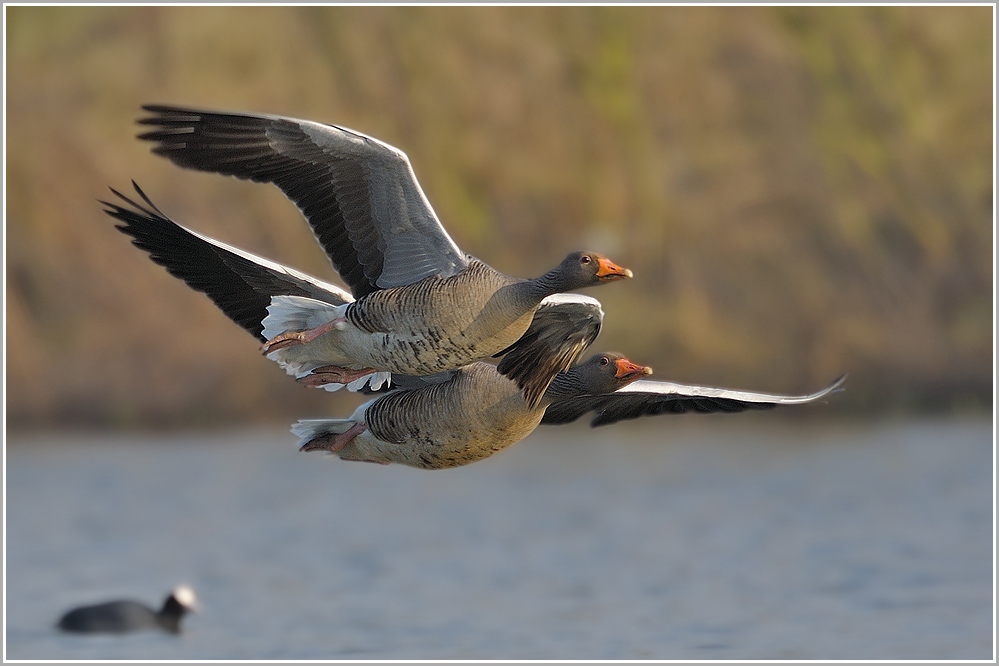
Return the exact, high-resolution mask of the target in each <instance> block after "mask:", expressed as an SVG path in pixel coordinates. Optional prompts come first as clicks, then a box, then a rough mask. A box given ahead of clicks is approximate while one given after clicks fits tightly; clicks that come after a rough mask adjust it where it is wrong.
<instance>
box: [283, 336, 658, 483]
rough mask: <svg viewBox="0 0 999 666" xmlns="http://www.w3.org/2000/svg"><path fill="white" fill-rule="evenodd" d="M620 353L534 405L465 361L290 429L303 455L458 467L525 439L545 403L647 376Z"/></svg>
mask: <svg viewBox="0 0 999 666" xmlns="http://www.w3.org/2000/svg"><path fill="white" fill-rule="evenodd" d="M651 372H652V369H651V368H648V367H645V366H641V365H637V364H635V363H632V362H631V361H629V360H628V359H626V358H625V357H624V356H622V355H620V354H614V353H610V352H604V353H600V354H595V355H594V356H593V357H592V358H590V359H589V360H588V361H587V362H586V363H583V364H580V365H577V366H574V367H572V368H570V369H569V370H566V371H564V372H560V373H559V374H558V375H556V376H555V378H554V379H553V380H552V382H551V384H550V385H549V386H548V389H547V390H546V391H545V393H544V396H542V399H541V401H540V403H539V404H538V405H537V406H531V405H529V404H528V403H527V401H526V400H525V399H524V396H523V393H522V392H521V391H520V390H519V389H518V387H517V385H516V384H515V383H514V382H513V381H511V380H510V379H508V378H507V377H504V376H503V375H501V374H500V373H499V372H497V371H496V367H495V366H494V365H492V364H489V363H482V362H477V363H472V364H469V365H467V366H464V367H462V368H458V369H457V370H451V371H448V372H445V373H441V374H439V375H434V376H429V377H426V376H424V377H416V378H410V379H411V381H412V382H413V383H414V384H415V385H417V387H415V388H396V389H394V390H390V391H389V392H388V393H386V394H385V395H382V396H379V397H377V398H375V399H374V400H371V401H369V402H366V403H365V404H363V405H361V406H360V407H358V408H357V410H356V411H355V412H354V413H353V414H352V415H351V416H350V418H347V419H303V420H300V421H299V422H298V423H296V424H295V425H294V426H293V427H292V432H293V433H294V434H296V435H298V436H299V437H300V438H301V441H300V444H301V450H302V451H320V450H322V451H329V452H331V453H334V454H336V455H338V456H339V457H340V458H341V459H342V460H360V461H365V462H376V463H381V464H385V465H387V464H389V463H396V464H401V465H408V466H410V467H418V468H422V469H446V468H450V467H459V466H461V465H467V464H469V463H473V462H476V461H478V460H482V459H483V458H487V457H489V456H491V455H493V454H495V453H497V452H499V451H502V450H503V449H505V448H507V447H509V446H511V445H512V444H516V443H517V442H519V441H520V440H522V439H524V438H525V437H527V436H528V435H529V434H531V432H533V431H534V429H535V428H536V427H537V426H538V424H539V423H540V422H541V419H542V417H543V416H544V413H545V409H546V408H547V407H548V406H549V405H552V404H555V405H560V404H563V403H565V404H569V403H571V402H572V401H573V400H574V399H576V398H579V397H582V396H593V395H602V394H605V393H611V392H613V391H615V390H617V389H620V388H621V387H623V386H626V385H627V384H629V383H631V382H633V381H635V380H637V379H639V378H640V377H643V376H644V375H647V374H651Z"/></svg>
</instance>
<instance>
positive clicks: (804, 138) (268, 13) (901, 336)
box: [5, 6, 994, 426]
mask: <svg viewBox="0 0 999 666" xmlns="http://www.w3.org/2000/svg"><path fill="white" fill-rule="evenodd" d="M5 11H6V17H7V35H6V38H7V41H6V45H7V109H6V123H7V125H6V128H7V144H6V146H7V148H6V151H7V171H6V178H7V181H6V187H7V190H6V192H7V208H6V218H5V219H6V238H5V255H6V261H5V270H6V278H7V288H6V293H5V309H6V329H7V350H6V351H7V364H6V368H5V372H6V379H7V395H6V404H7V418H8V423H9V424H11V425H13V426H27V425H38V426H57V425H61V424H91V425H101V426H142V425H208V424H221V423H226V422H230V421H236V420H239V421H248V420H249V421H260V420H277V421H281V420H288V419H290V418H298V417H301V416H310V415H316V416H318V415H323V414H335V413H339V412H342V411H344V410H347V409H350V408H351V406H352V405H354V404H356V402H357V400H356V397H353V396H340V395H330V394H327V393H325V392H320V391H307V390H306V389H304V388H300V387H297V386H294V385H293V383H292V382H291V380H290V378H288V377H287V376H285V375H284V373H283V372H281V370H280V369H279V368H278V367H277V366H276V364H273V363H271V362H269V361H267V360H266V359H264V358H262V357H259V356H258V355H257V354H256V343H255V342H254V340H253V339H252V338H251V337H250V336H248V335H246V334H245V333H243V332H241V331H240V330H239V329H238V327H236V326H235V325H234V324H232V323H231V322H229V321H227V320H226V319H225V318H224V317H223V316H222V315H221V314H220V313H219V312H218V311H217V310H216V309H215V308H214V307H213V306H212V305H211V303H210V302H209V301H208V299H206V298H205V297H203V296H200V295H198V294H195V293H193V292H192V291H191V290H189V289H188V288H187V287H186V286H184V285H183V284H181V283H180V282H179V281H177V280H176V279H174V278H172V277H170V276H168V275H167V274H166V273H165V271H163V270H162V269H161V268H159V267H156V266H154V265H153V264H152V263H150V262H149V260H148V259H147V258H146V257H145V255H144V254H142V253H140V252H138V251H136V250H135V249H133V248H131V247H130V246H129V244H128V242H127V239H126V238H125V237H124V236H122V235H121V234H119V233H118V232H117V231H115V230H114V228H113V225H112V221H111V220H110V219H109V218H108V217H106V216H105V215H104V214H103V213H102V212H101V209H100V207H99V205H98V204H97V203H96V202H95V199H97V198H106V197H107V196H109V193H108V191H107V189H106V188H107V186H109V185H110V186H113V187H115V188H116V189H121V190H123V191H124V190H125V189H127V188H128V187H129V185H128V183H129V180H130V179H133V178H134V179H135V180H136V181H137V182H138V183H139V184H140V185H142V186H143V188H144V189H145V190H146V192H147V193H148V194H149V196H150V197H151V198H152V199H153V201H154V202H156V203H157V204H158V205H159V206H160V207H161V208H162V209H163V210H164V211H165V212H166V213H167V214H169V215H171V216H172V217H173V218H174V219H176V220H177V221H178V222H180V223H182V224H185V225H187V226H191V227H193V228H195V229H197V230H199V231H202V232H204V233H207V234H209V235H211V236H213V237H216V238H219V239H222V240H225V241H226V242H229V243H232V244H235V245H238V246H241V247H245V248H247V249H249V250H251V251H254V252H256V253H258V254H262V255H264V256H267V257H271V258H273V259H276V260H278V261H282V262H283V263H286V264H289V265H292V266H295V267H297V268H300V269H302V270H306V271H308V272H311V273H313V274H315V275H318V276H320V277H324V278H327V279H329V278H330V276H331V271H330V269H329V266H328V263H327V262H326V260H325V258H324V257H323V256H322V253H321V252H320V251H319V249H318V248H317V247H316V245H315V243H314V241H313V240H312V237H311V234H310V232H309V230H308V228H307V226H306V225H305V223H304V222H303V221H301V219H300V217H299V215H298V212H297V211H296V210H295V208H294V207H293V206H292V205H291V204H290V203H288V202H287V201H286V200H285V199H284V197H283V196H282V195H281V194H280V192H278V191H277V190H276V189H274V188H272V187H264V186H260V185H254V184H249V183H241V182H237V181H234V180H232V179H225V178H221V177H219V176H215V175H210V174H199V173H194V172H187V171H182V170H179V169H177V168H176V167H174V166H172V165H171V164H169V163H168V162H167V161H165V160H162V159H160V158H157V157H155V156H152V155H151V154H149V152H148V145H144V144H142V143H141V142H139V141H136V140H135V139H134V135H135V134H136V133H137V131H138V128H137V127H136V126H135V125H134V121H135V119H136V117H138V115H139V106H140V104H143V103H150V102H164V103H178V104H190V105H196V106H203V107H209V108H219V109H245V110H255V111H264V112H270V113H278V114H285V115H292V116H296V117H301V118H309V119H312V120H319V121H324V122H330V123H336V124H342V125H345V126H347V127H351V128H354V129H357V130H359V131H362V132H365V133H367V134H370V135H373V136H376V137H378V138H380V139H383V140H385V141H387V142H389V143H391V144H393V145H396V146H398V147H400V148H402V149H403V150H405V151H406V152H407V153H408V155H409V156H410V158H411V159H412V161H413V164H414V167H415V169H416V172H417V175H418V176H419V178H420V181H421V183H422V185H423V187H424V189H425V190H426V192H427V195H428V197H429V198H430V200H431V202H432V203H433V205H434V207H435V209H436V211H437V213H438V215H440V217H441V219H442V220H443V222H444V224H445V226H446V227H447V228H448V230H449V231H450V232H451V234H452V236H453V237H454V238H455V240H456V241H457V242H458V243H459V245H461V246H462V247H463V248H464V249H466V250H468V251H469V252H472V253H473V254H475V255H476V256H478V257H480V258H482V259H484V260H485V261H487V262H489V263H490V264H492V265H493V266H495V267H497V268H499V269H501V270H504V271H506V272H508V273H510V274H513V275H523V276H533V275H536V274H538V273H540V272H541V271H543V270H546V269H547V268H549V267H550V266H551V265H553V264H554V262H556V261H558V260H559V259H561V257H562V256H563V255H564V253H565V252H567V251H569V250H572V249H579V248H584V247H585V248H592V249H595V250H600V251H603V252H605V253H607V254H608V255H610V256H611V257H612V258H614V259H615V260H616V261H618V262H619V263H621V264H623V265H625V266H628V267H630V268H632V269H633V270H634V272H635V275H636V277H635V279H634V280H632V281H630V282H627V283H619V284H614V285H610V286H607V287H604V288H602V289H600V291H599V293H596V292H595V291H594V292H593V294H594V295H595V296H597V297H599V298H600V299H601V300H602V302H603V303H604V309H605V310H606V312H607V319H606V320H605V324H606V326H605V329H604V332H603V334H602V335H601V339H600V340H599V341H598V344H597V346H598V347H600V348H612V349H616V350H619V351H623V352H625V353H627V354H628V355H629V356H630V357H631V358H633V359H634V360H636V361H638V362H641V363H645V364H649V365H652V366H653V367H654V368H655V370H656V376H657V377H660V378H670V379H674V380H677V381H688V382H705V383H715V384H718V385H725V386H737V387H743V388H756V389H760V390H772V391H779V392H798V391H806V390H812V389H816V388H819V387H820V386H822V385H824V384H825V383H826V382H827V381H829V380H831V379H833V378H834V377H835V376H837V375H838V374H840V373H841V372H844V371H845V372H849V373H850V379H849V381H848V384H847V389H848V390H847V392H846V393H845V394H842V395H840V396H837V398H836V399H835V400H834V401H832V402H831V403H830V405H829V411H830V412H837V413H846V412H853V413H868V414H871V413H879V412H885V411H893V412H915V411H922V410H926V409H935V410H937V411H954V410H980V411H985V410H988V409H990V408H991V406H992V400H993V397H992V366H993V351H992V331H993V328H992V323H993V315H994V312H993V307H992V305H993V300H992V287H993V277H994V276H993V272H992V260H993V254H992V249H991V248H992V241H993V234H994V230H993V226H992V220H993V204H994V192H993V189H992V183H993V176H994V173H993V169H992V150H993V146H994V136H993V134H992V129H993V128H992V114H991V111H992V108H993V106H992V105H993V96H992V82H993V79H992V75H993V72H992V36H993V35H992V26H993V22H992V8H991V7H989V6H983V7H927V6H912V7H888V6H881V7H845V8H841V7H746V8H742V7H714V8H700V7H630V8H618V7H536V8H535V7H457V8H449V7H292V8H278V7H264V8H256V7H206V8H202V7H176V8H175V7H89V8H86V7H84V8H76V7H69V6H67V7H6V8H5Z"/></svg>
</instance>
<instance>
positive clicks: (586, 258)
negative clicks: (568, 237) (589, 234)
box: [579, 254, 592, 264]
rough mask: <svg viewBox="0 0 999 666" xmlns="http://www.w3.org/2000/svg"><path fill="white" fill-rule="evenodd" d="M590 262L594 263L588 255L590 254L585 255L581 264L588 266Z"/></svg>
mask: <svg viewBox="0 0 999 666" xmlns="http://www.w3.org/2000/svg"><path fill="white" fill-rule="evenodd" d="M590 261H592V259H590V255H588V254H584V255H583V256H582V257H580V259H579V263H581V264H588V263H590Z"/></svg>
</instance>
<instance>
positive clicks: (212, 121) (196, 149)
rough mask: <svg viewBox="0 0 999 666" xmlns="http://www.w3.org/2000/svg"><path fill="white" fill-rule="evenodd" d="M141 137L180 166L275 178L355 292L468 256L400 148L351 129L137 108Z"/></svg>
mask: <svg viewBox="0 0 999 666" xmlns="http://www.w3.org/2000/svg"><path fill="white" fill-rule="evenodd" d="M143 109H145V110H146V111H149V112H150V113H152V114H153V115H152V116H150V117H147V118H142V119H140V120H139V123H140V124H143V125H151V126H154V127H156V128H157V129H155V130H152V131H149V132H145V133H144V134H140V135H139V138H140V139H145V140H147V141H154V142H156V144H157V145H156V146H155V147H154V148H153V152H154V153H156V154H158V155H162V156H164V157H166V158H168V159H170V160H171V161H173V162H174V163H175V164H177V165H178V166H181V167H185V168H189V169H199V170H201V171H211V172H215V173H220V174H225V175H229V176H235V177H237V178H242V179H249V180H252V181H255V182H258V183H265V182H266V183H274V184H275V185H276V186H277V187H278V188H280V189H281V191H282V192H284V193H285V195H286V196H287V197H288V198H289V199H291V200H292V201H294V202H295V204H296V205H297V206H298V208H299V210H301V211H302V214H303V215H305V218H306V219H307V220H308V222H309V224H310V225H311V227H312V230H313V232H315V234H316V238H318V240H319V242H320V243H321V244H322V246H323V248H324V249H325V250H326V254H327V256H329V258H330V261H332V263H333V267H334V268H335V269H336V270H337V272H338V273H339V274H340V277H341V278H342V279H343V280H344V281H345V282H346V283H347V284H348V285H349V287H350V289H351V292H352V293H353V295H354V297H355V298H360V297H361V296H364V295H366V294H369V293H371V292H372V291H376V290H377V289H385V288H388V287H396V286H400V285H405V284H411V283H413V282H416V281H417V280H420V279H421V278H424V277H427V276H429V275H440V276H442V277H448V276H450V275H454V274H455V273H458V272H460V271H461V270H463V269H464V268H465V267H466V266H467V265H468V258H467V257H466V255H465V254H464V253H463V252H461V250H459V249H458V246H457V245H455V243H454V241H453V240H451V237H450V236H449V235H448V234H447V231H445V230H444V227H443V226H442V225H441V223H440V220H438V219H437V215H436V214H435V213H434V210H433V208H431V206H430V202H429V201H427V198H426V196H425V195H424V194H423V190H422V189H421V188H420V184H419V183H418V182H417V180H416V175H415V174H414V173H413V168H412V166H411V165H410V163H409V158H407V157H406V155H405V153H403V152H402V151H400V150H398V149H397V148H393V147H392V146H389V145H387V144H385V143H382V142H381V141H378V140H377V139H373V138H371V137H369V136H365V135H364V134H360V133H359V132H354V131H352V130H349V129H346V128H342V127H336V126H333V125H324V124H321V123H315V122H310V121H307V120H297V119H294V118H283V117H280V116H272V115H265V114H251V113H225V112H211V111H199V110H195V109H187V108H180V107H173V106H155V105H150V106H144V107H143Z"/></svg>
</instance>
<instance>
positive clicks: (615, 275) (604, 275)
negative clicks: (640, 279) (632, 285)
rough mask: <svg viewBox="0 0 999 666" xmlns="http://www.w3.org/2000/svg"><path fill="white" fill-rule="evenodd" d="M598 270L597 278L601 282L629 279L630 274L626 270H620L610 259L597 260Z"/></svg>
mask: <svg viewBox="0 0 999 666" xmlns="http://www.w3.org/2000/svg"><path fill="white" fill-rule="evenodd" d="M597 263H598V264H599V268H597V277H598V278H600V281H601V282H610V281H611V280H623V279H624V278H630V277H631V276H632V272H631V271H630V270H628V269H627V268H621V267H620V266H618V265H617V264H615V263H614V262H613V261H611V260H610V259H604V258H603V257H601V258H599V259H597Z"/></svg>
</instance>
